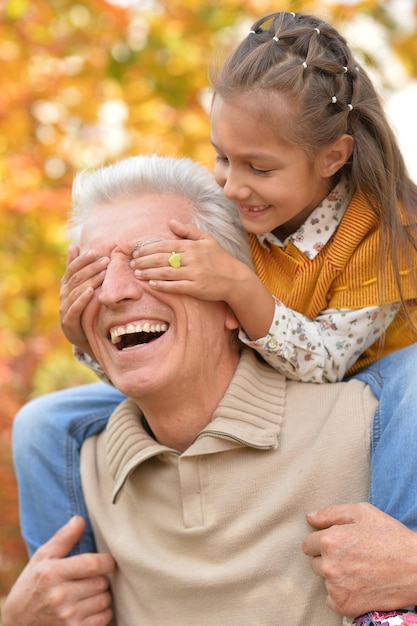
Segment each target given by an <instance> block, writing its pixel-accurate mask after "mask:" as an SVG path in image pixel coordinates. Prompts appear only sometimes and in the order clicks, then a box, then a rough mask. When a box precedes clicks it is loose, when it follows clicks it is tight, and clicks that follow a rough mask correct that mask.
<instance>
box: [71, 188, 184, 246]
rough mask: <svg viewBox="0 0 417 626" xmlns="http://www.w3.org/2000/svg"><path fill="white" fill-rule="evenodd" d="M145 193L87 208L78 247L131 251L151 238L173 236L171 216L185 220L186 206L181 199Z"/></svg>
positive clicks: (148, 241)
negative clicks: (145, 194)
mask: <svg viewBox="0 0 417 626" xmlns="http://www.w3.org/2000/svg"><path fill="white" fill-rule="evenodd" d="M175 200H176V202H172V197H167V196H159V197H157V196H147V197H139V198H130V199H123V200H122V201H121V202H120V203H115V204H112V205H99V206H97V207H95V208H94V209H92V210H91V213H90V215H89V216H88V218H87V219H86V221H85V223H84V227H83V229H82V232H81V238H80V247H81V249H82V250H86V249H95V250H96V251H97V252H100V254H107V253H108V249H109V247H111V248H114V247H115V246H117V247H119V248H120V249H123V251H124V252H126V253H131V252H132V251H133V249H134V248H136V247H140V246H143V245H146V244H147V243H150V242H151V241H152V240H153V241H155V240H159V241H160V240H166V239H177V237H176V236H175V235H174V233H173V232H172V230H171V227H170V225H169V222H170V220H171V219H172V218H173V217H176V218H179V219H180V220H181V219H182V220H185V221H187V218H188V219H189V215H190V213H189V207H188V206H187V204H185V206H184V201H183V199H179V198H175Z"/></svg>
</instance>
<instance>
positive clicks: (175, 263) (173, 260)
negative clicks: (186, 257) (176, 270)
mask: <svg viewBox="0 0 417 626" xmlns="http://www.w3.org/2000/svg"><path fill="white" fill-rule="evenodd" d="M168 263H169V264H170V266H171V267H181V255H180V254H178V252H173V253H172V254H171V256H170V257H169V259H168Z"/></svg>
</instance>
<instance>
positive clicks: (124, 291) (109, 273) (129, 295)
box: [99, 257, 143, 307]
mask: <svg viewBox="0 0 417 626" xmlns="http://www.w3.org/2000/svg"><path fill="white" fill-rule="evenodd" d="M129 261H130V258H127V257H126V258H112V259H111V260H110V263H109V264H108V266H107V269H106V274H105V277H104V280H103V283H102V285H101V291H100V296H99V300H100V303H101V304H104V305H105V306H108V307H111V306H114V305H116V304H118V303H120V302H122V301H123V300H139V299H140V298H141V297H142V294H143V287H142V284H141V282H140V281H139V280H138V279H137V278H135V276H134V275H133V269H132V268H131V267H130V265H129Z"/></svg>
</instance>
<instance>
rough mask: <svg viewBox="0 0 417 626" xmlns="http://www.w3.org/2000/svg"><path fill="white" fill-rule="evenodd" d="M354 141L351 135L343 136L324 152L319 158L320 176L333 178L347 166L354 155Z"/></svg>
mask: <svg viewBox="0 0 417 626" xmlns="http://www.w3.org/2000/svg"><path fill="white" fill-rule="evenodd" d="M354 141H355V140H354V139H353V137H352V136H351V135H341V136H340V137H339V139H337V140H336V141H335V142H334V143H332V145H331V146H329V147H328V148H325V149H324V150H323V152H322V153H321V155H320V156H319V161H320V164H319V168H320V174H321V175H322V177H323V178H329V177H330V176H333V175H334V174H336V172H338V171H339V170H340V169H341V168H342V167H343V166H344V165H345V163H346V162H347V161H348V160H349V159H350V157H351V155H352V152H353V144H354Z"/></svg>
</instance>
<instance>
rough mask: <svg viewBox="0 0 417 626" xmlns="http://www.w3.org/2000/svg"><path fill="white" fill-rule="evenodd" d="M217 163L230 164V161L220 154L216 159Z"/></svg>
mask: <svg viewBox="0 0 417 626" xmlns="http://www.w3.org/2000/svg"><path fill="white" fill-rule="evenodd" d="M215 161H216V163H228V162H229V159H228V158H227V157H221V156H219V155H218V154H217V155H216V158H215Z"/></svg>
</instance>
